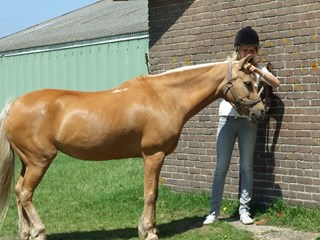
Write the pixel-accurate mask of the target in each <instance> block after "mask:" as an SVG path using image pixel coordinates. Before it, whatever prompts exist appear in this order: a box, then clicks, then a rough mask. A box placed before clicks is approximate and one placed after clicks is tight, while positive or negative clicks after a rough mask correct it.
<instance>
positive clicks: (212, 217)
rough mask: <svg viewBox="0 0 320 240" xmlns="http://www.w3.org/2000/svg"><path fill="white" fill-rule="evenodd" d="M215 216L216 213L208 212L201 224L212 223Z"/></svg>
mask: <svg viewBox="0 0 320 240" xmlns="http://www.w3.org/2000/svg"><path fill="white" fill-rule="evenodd" d="M217 219H218V218H217V216H216V214H215V213H214V212H213V213H210V214H209V215H208V216H207V217H206V219H205V220H204V221H203V225H207V224H212V223H215V222H216V221H217Z"/></svg>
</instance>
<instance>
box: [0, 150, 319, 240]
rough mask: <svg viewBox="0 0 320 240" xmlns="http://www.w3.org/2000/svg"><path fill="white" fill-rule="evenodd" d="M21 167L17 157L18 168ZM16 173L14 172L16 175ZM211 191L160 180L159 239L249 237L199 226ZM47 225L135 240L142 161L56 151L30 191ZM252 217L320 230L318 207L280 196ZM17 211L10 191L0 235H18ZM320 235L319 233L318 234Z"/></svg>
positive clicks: (227, 204)
mask: <svg viewBox="0 0 320 240" xmlns="http://www.w3.org/2000/svg"><path fill="white" fill-rule="evenodd" d="M19 171H20V163H19V161H17V168H16V172H17V173H18V172H19ZM17 175H18V174H17ZM209 203H210V195H209V194H208V193H203V194H190V193H176V192H171V191H169V190H168V189H167V188H166V187H165V186H162V185H160V188H159V198H158V201H157V224H158V228H159V230H160V234H161V235H160V237H161V239H173V240H178V239H181V240H182V239H183V240H185V239H188V240H189V239H190V240H192V239H201V240H253V239H254V237H253V234H252V233H249V232H246V231H243V230H239V229H236V228H234V227H233V226H231V225H230V224H228V222H227V221H220V222H218V223H217V224H214V225H210V226H202V221H203V219H204V216H205V215H206V214H207V213H208V210H209ZM34 204H35V206H36V208H37V210H38V212H39V214H40V216H41V218H42V220H43V222H44V224H45V225H46V230H47V240H59V239H61V240H62V239H63V240H76V239H77V240H109V239H112V240H114V239H119V240H120V239H121V240H123V239H139V238H138V233H137V226H138V220H139V218H140V215H141V213H142V210H143V162H142V160H141V159H128V160H120V161H119V160H118V161H105V162H86V161H79V160H75V159H73V158H71V157H68V156H66V155H63V154H60V155H59V156H58V157H57V159H56V160H55V161H54V162H53V163H52V166H51V167H50V168H49V170H48V172H47V173H46V175H45V177H44V179H43V180H42V182H41V184H40V185H39V187H38V188H37V190H36V192H35V196H34ZM221 208H222V209H221V213H222V215H223V217H226V218H228V217H230V216H233V215H234V213H236V212H237V208H238V203H237V201H234V200H224V201H223V204H222V207H221ZM252 212H253V214H254V216H255V219H257V220H261V219H267V223H266V224H271V225H277V226H279V225H282V226H287V227H292V228H295V229H298V230H304V231H313V232H320V210H319V209H305V208H303V207H301V206H296V207H290V206H288V205H286V204H285V203H284V202H283V201H281V200H278V201H276V202H275V203H274V204H273V205H271V206H270V207H268V208H262V207H261V206H253V208H252ZM17 222H18V216H17V210H16V204H15V198H14V195H13V194H12V198H11V204H10V207H9V211H8V216H7V218H6V221H5V223H4V226H3V228H2V231H1V233H0V239H1V240H16V239H18V225H17ZM319 240H320V238H319Z"/></svg>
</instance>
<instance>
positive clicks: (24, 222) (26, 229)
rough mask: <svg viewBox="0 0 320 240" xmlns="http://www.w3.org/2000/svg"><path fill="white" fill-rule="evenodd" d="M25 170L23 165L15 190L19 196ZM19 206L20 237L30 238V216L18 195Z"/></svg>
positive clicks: (26, 239) (23, 238) (25, 239)
mask: <svg viewBox="0 0 320 240" xmlns="http://www.w3.org/2000/svg"><path fill="white" fill-rule="evenodd" d="M24 171H25V167H24V166H23V169H22V171H21V174H20V177H19V179H18V183H17V185H16V188H15V191H16V195H17V196H18V194H19V192H20V191H21V189H22V183H23V179H24V178H23V175H24V174H23V172H24ZM17 206H18V215H19V233H20V239H22V240H28V239H29V236H30V231H31V228H30V222H29V218H28V216H27V213H26V212H25V210H24V209H23V207H22V204H21V201H20V199H19V198H18V197H17Z"/></svg>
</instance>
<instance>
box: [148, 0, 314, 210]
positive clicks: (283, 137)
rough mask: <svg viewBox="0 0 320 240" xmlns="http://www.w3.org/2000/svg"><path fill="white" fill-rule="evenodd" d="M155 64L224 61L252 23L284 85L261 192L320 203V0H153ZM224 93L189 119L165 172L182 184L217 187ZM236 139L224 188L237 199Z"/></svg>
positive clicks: (259, 152)
mask: <svg viewBox="0 0 320 240" xmlns="http://www.w3.org/2000/svg"><path fill="white" fill-rule="evenodd" d="M149 25H150V26H149V27H150V32H149V34H150V43H149V45H150V49H149V54H150V64H151V71H152V72H154V73H157V72H161V71H164V70H168V69H172V68H175V67H179V66H184V65H193V64H198V63H204V62H212V61H222V60H225V58H226V57H227V56H228V55H230V54H231V53H232V52H233V41H234V35H235V33H236V32H237V31H238V30H239V29H240V28H242V27H246V26H252V27H253V28H254V29H255V30H256V31H257V32H258V33H259V36H260V40H261V43H262V48H261V50H260V54H259V60H260V63H262V64H267V63H268V62H271V63H272V66H273V70H272V73H273V74H274V75H276V76H277V77H278V78H279V79H280V81H281V86H280V87H279V88H278V89H275V90H274V94H273V95H272V99H273V100H272V108H271V112H270V115H269V119H268V120H266V121H265V122H264V123H261V124H259V130H258V138H257V143H256V151H255V160H254V161H255V169H254V171H255V174H254V179H255V182H254V199H255V200H256V201H259V202H263V203H271V202H272V201H273V200H274V199H276V198H279V197H282V198H283V199H285V200H286V201H287V202H288V203H290V204H302V205H304V206H307V207H312V206H319V205H320V157H319V156H320V147H319V145H320V144H319V143H320V131H319V129H320V91H319V90H320V77H319V75H320V70H319V67H320V66H319V65H320V62H319V59H320V2H319V1H318V0H292V1H274V0H252V1H247V0H238V1H218V0H184V1H180V0H152V1H149ZM218 105H219V101H216V102H214V103H212V104H210V105H209V106H208V107H206V108H205V109H203V110H202V111H201V112H200V113H199V114H197V115H196V116H194V117H193V118H192V119H190V121H188V122H187V124H186V125H185V127H184V129H183V132H182V135H181V137H180V142H179V145H178V147H177V149H176V150H175V152H174V153H173V154H171V155H170V156H168V157H167V159H166V161H165V165H164V167H163V169H162V173H161V176H162V178H163V179H164V182H165V184H166V185H167V186H169V187H170V188H171V189H174V190H176V191H187V192H200V191H210V190H211V184H212V178H213V170H214V169H215V165H216V140H215V136H216V128H217V122H218V116H217V112H218V111H217V107H218ZM238 156H239V152H238V148H237V145H236V146H235V149H234V152H233V158H232V162H231V166H230V170H229V173H228V175H227V178H226V184H225V192H224V196H225V197H227V198H233V199H236V198H237V197H238V183H239V160H238Z"/></svg>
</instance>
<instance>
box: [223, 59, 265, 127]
mask: <svg viewBox="0 0 320 240" xmlns="http://www.w3.org/2000/svg"><path fill="white" fill-rule="evenodd" d="M251 59H252V56H251V55H250V54H249V55H247V56H246V57H245V58H243V59H241V60H240V61H235V62H229V66H228V77H227V81H228V82H227V85H226V87H225V89H224V91H223V93H224V98H225V99H226V100H227V101H229V102H230V103H231V104H232V105H233V107H234V108H235V109H236V110H237V111H238V112H239V113H240V114H241V115H247V116H249V118H250V120H251V121H253V122H258V121H261V120H263V119H264V117H265V108H264V105H263V103H262V101H261V98H260V96H259V94H258V90H257V86H258V78H257V75H256V74H255V73H250V72H248V71H247V69H246V67H245V66H246V64H247V63H248V62H249V61H250V60H251Z"/></svg>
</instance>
